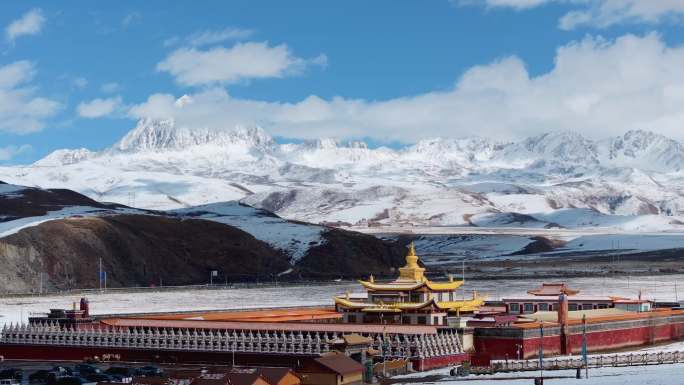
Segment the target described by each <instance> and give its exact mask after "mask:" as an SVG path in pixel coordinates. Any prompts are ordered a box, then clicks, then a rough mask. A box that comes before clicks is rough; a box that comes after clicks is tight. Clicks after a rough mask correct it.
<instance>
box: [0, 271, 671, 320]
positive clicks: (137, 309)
mask: <svg viewBox="0 0 684 385" xmlns="http://www.w3.org/2000/svg"><path fill="white" fill-rule="evenodd" d="M564 282H567V283H568V285H569V286H570V287H576V288H579V289H581V290H582V294H587V295H618V296H626V297H632V298H636V296H637V295H638V294H639V291H640V290H641V292H642V295H643V297H644V298H654V299H657V300H663V301H667V300H675V299H682V297H684V291H682V287H684V286H683V285H684V275H664V276H638V277H585V278H570V279H566V280H564ZM537 284H538V282H533V283H530V282H529V281H528V280H515V279H510V280H472V281H471V280H469V279H468V278H467V277H466V283H465V284H464V285H463V295H464V296H465V297H469V296H470V295H471V290H477V292H478V293H480V294H484V295H486V296H487V297H488V298H491V299H493V298H501V297H502V296H511V295H521V294H525V293H526V292H527V290H530V289H532V288H534V287H533V286H535V285H537ZM677 285H678V286H677ZM346 291H351V292H355V291H361V286H360V285H359V284H358V283H356V282H341V283H334V284H332V283H331V284H327V285H326V284H319V285H301V286H277V287H256V288H232V289H216V290H167V291H159V290H155V289H152V288H150V289H141V290H139V291H136V292H133V293H121V292H108V293H105V294H88V295H87V296H88V298H89V299H90V304H91V309H92V311H93V313H94V314H108V313H141V312H161V311H190V310H217V309H238V308H258V307H282V306H306V305H331V304H332V298H333V297H334V296H335V295H338V294H341V293H344V292H346ZM680 291H681V293H680ZM80 297H81V295H64V296H60V295H50V296H25V297H4V298H0V326H2V324H3V323H8V322H18V321H19V320H20V319H22V315H23V319H24V320H26V319H27V317H28V314H29V313H34V312H38V313H40V312H46V311H48V309H50V308H55V307H58V308H59V307H65V308H68V307H70V306H71V304H72V302H78V300H79V299H80Z"/></svg>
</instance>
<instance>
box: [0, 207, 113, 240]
mask: <svg viewBox="0 0 684 385" xmlns="http://www.w3.org/2000/svg"><path fill="white" fill-rule="evenodd" d="M106 212H112V211H111V210H106V209H101V208H97V207H90V206H70V207H65V208H63V209H60V210H56V211H49V212H47V213H46V214H45V215H41V216H36V217H26V218H19V219H15V220H13V221H7V222H0V238H3V237H6V236H8V235H12V234H15V233H17V232H19V231H20V230H23V229H25V228H28V227H33V226H38V225H40V224H41V223H45V222H48V221H54V220H58V219H66V218H70V217H74V216H79V217H83V216H98V215H102V214H103V213H106Z"/></svg>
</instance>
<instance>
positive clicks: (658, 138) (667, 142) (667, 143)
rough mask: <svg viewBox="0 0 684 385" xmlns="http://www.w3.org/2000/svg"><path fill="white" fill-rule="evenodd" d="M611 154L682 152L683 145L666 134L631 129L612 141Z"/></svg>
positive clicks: (632, 155) (634, 154)
mask: <svg viewBox="0 0 684 385" xmlns="http://www.w3.org/2000/svg"><path fill="white" fill-rule="evenodd" d="M611 150H612V153H611V155H612V156H613V157H615V156H618V155H624V156H629V157H632V158H636V157H637V156H638V155H639V154H641V153H644V152H660V153H672V152H676V153H681V152H682V145H681V144H679V143H678V142H677V141H675V140H672V139H670V138H668V137H666V136H663V135H660V134H656V133H654V132H651V131H644V130H631V131H627V132H626V133H625V134H624V135H623V136H618V137H616V138H614V139H613V140H612V141H611Z"/></svg>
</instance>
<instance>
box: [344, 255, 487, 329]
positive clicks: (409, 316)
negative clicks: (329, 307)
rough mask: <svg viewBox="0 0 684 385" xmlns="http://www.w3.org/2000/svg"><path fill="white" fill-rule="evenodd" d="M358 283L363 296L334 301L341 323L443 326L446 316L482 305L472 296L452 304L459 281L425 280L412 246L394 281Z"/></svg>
mask: <svg viewBox="0 0 684 385" xmlns="http://www.w3.org/2000/svg"><path fill="white" fill-rule="evenodd" d="M359 283H360V284H361V285H362V286H363V287H364V288H365V289H366V293H365V295H363V294H362V295H343V296H338V297H336V298H335V306H336V308H337V309H338V311H340V312H342V313H343V318H344V321H345V322H349V323H400V324H417V325H446V319H447V317H448V316H450V315H459V314H460V313H467V312H473V311H475V310H477V309H478V308H479V307H480V306H481V305H482V304H483V303H484V298H481V297H478V296H477V294H476V293H475V292H473V295H472V298H471V299H469V300H461V301H458V300H456V298H458V297H459V296H457V295H456V290H457V289H458V288H460V287H461V285H463V281H462V280H454V279H453V277H451V276H450V277H449V281H448V282H433V281H430V280H429V279H427V278H426V277H425V268H424V267H421V265H420V257H419V256H418V255H417V254H416V249H415V246H414V244H413V242H411V244H410V245H409V250H408V254H407V255H406V265H404V266H403V267H401V268H399V277H398V278H397V279H395V280H393V281H390V282H386V283H381V282H377V281H376V279H375V278H374V277H373V276H372V275H371V276H370V278H369V280H368V281H359Z"/></svg>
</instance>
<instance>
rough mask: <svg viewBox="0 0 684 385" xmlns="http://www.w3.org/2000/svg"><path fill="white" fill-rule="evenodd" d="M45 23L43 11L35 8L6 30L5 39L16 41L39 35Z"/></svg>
mask: <svg viewBox="0 0 684 385" xmlns="http://www.w3.org/2000/svg"><path fill="white" fill-rule="evenodd" d="M44 22H45V16H43V11H42V10H41V9H40V8H33V9H31V10H30V11H28V12H26V13H25V14H24V15H23V16H22V17H21V18H19V19H17V20H14V21H13V22H11V23H10V24H9V25H8V26H7V28H5V37H6V38H7V40H9V41H14V40H15V39H16V38H18V37H20V36H24V35H37V34H38V33H40V31H41V29H42V28H43V23H44Z"/></svg>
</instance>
